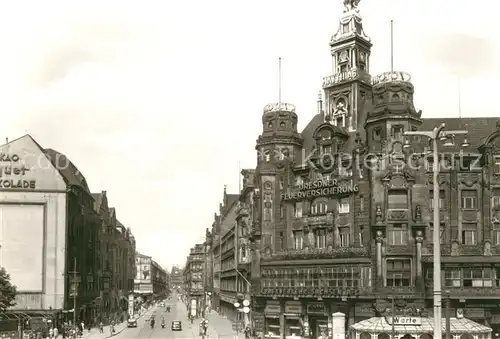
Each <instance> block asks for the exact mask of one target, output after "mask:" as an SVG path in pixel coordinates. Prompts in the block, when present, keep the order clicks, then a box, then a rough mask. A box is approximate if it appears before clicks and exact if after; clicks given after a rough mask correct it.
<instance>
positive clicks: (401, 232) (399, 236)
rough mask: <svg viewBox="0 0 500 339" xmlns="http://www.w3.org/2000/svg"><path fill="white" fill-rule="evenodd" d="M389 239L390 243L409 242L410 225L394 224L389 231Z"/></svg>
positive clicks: (402, 243)
mask: <svg viewBox="0 0 500 339" xmlns="http://www.w3.org/2000/svg"><path fill="white" fill-rule="evenodd" d="M387 241H388V243H389V244H390V245H406V244H408V226H407V225H406V224H393V225H392V227H390V228H389V230H388V231H387Z"/></svg>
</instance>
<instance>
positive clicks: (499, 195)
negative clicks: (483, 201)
mask: <svg viewBox="0 0 500 339" xmlns="http://www.w3.org/2000/svg"><path fill="white" fill-rule="evenodd" d="M491 195H492V197H491V207H492V208H493V209H497V208H500V189H498V188H494V189H493V192H492V193H491Z"/></svg>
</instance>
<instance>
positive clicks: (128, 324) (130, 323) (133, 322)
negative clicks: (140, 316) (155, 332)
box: [127, 318, 137, 327]
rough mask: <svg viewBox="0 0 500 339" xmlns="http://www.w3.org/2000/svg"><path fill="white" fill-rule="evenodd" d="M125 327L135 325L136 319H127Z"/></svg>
mask: <svg viewBox="0 0 500 339" xmlns="http://www.w3.org/2000/svg"><path fill="white" fill-rule="evenodd" d="M127 327H137V320H136V319H132V318H130V319H129V320H127Z"/></svg>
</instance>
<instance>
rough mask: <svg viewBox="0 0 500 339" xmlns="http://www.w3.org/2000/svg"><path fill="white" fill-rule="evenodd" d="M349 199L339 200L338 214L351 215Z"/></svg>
mask: <svg viewBox="0 0 500 339" xmlns="http://www.w3.org/2000/svg"><path fill="white" fill-rule="evenodd" d="M349 205H350V204H349V198H341V199H339V200H338V212H339V213H349Z"/></svg>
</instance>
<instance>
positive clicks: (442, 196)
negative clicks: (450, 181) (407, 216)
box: [429, 190, 445, 210]
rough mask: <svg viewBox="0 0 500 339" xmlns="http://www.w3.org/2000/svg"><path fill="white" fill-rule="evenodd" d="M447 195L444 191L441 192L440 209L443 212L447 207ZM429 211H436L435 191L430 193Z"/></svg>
mask: <svg viewBox="0 0 500 339" xmlns="http://www.w3.org/2000/svg"><path fill="white" fill-rule="evenodd" d="M444 199H445V193H444V190H439V209H440V210H443V209H444V206H445V200H444ZM429 209H430V210H433V209H434V191H433V190H430V191H429Z"/></svg>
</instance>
